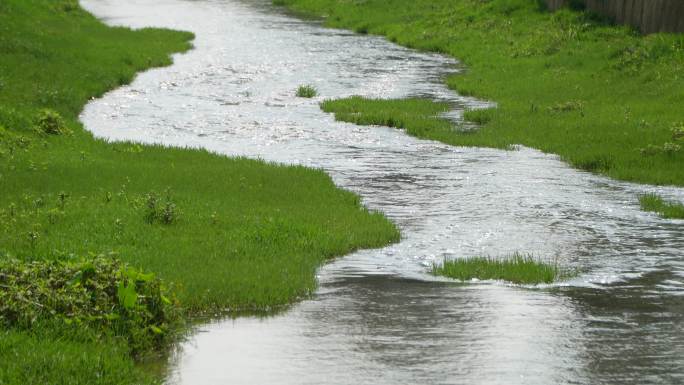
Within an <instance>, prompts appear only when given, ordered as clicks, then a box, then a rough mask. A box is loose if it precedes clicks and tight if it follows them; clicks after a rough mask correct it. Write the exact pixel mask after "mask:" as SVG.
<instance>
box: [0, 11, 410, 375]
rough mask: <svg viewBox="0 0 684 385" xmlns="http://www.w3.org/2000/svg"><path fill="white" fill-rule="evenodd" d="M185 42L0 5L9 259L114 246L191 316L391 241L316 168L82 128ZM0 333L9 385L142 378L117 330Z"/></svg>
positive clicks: (252, 300) (385, 225)
mask: <svg viewBox="0 0 684 385" xmlns="http://www.w3.org/2000/svg"><path fill="white" fill-rule="evenodd" d="M192 37H193V36H192V34H189V33H185V32H174V31H168V30H161V29H141V30H136V31H132V30H130V29H127V28H118V27H116V28H112V27H107V26H105V25H104V24H102V23H101V22H100V21H98V20H96V19H95V18H94V17H92V16H91V15H89V14H88V13H87V12H85V11H83V10H82V9H81V8H80V7H78V4H77V2H76V1H75V0H61V1H52V0H33V1H24V0H3V1H1V2H0V259H7V258H17V259H19V260H23V261H31V260H43V259H47V260H71V259H73V258H74V257H82V256H85V257H88V256H90V255H99V254H107V255H114V256H116V258H118V259H121V260H123V261H124V262H126V263H128V264H130V265H131V266H133V267H135V268H138V269H141V270H143V271H146V272H153V273H155V274H156V276H157V277H159V278H161V279H162V280H163V281H164V282H165V284H166V285H167V286H168V287H170V289H171V290H172V291H173V292H174V293H175V295H176V296H177V298H178V300H179V301H180V305H181V306H182V308H183V309H184V311H185V313H186V314H197V313H210V314H214V312H224V311H267V310H269V309H274V308H279V307H282V306H285V305H287V304H289V303H291V302H292V301H295V300H297V299H300V298H302V297H305V296H307V295H309V294H310V293H311V292H312V291H313V290H314V289H315V287H316V279H315V272H316V269H317V268H318V267H319V266H320V265H321V264H322V263H324V262H325V261H326V260H328V259H329V258H332V257H334V256H338V255H342V254H345V253H348V252H350V251H353V250H355V249H358V248H370V247H380V246H384V245H386V244H388V243H390V242H393V241H396V240H398V238H399V233H398V231H397V229H396V227H395V226H394V225H393V224H392V223H390V222H389V221H388V220H387V219H386V218H385V217H384V216H383V215H381V214H378V213H372V212H369V211H368V210H366V209H365V208H364V207H363V206H362V205H361V203H360V201H359V198H358V196H356V195H354V194H352V193H350V192H347V191H344V190H341V189H338V188H336V187H335V185H334V184H333V182H332V180H331V179H330V177H329V176H328V175H326V174H325V173H324V172H323V171H321V170H313V169H308V168H304V167H290V166H281V165H275V164H269V163H265V162H262V161H257V160H249V159H243V158H227V157H223V156H219V155H216V154H212V153H209V152H207V151H203V150H189V149H178V148H165V147H162V146H146V145H139V144H134V143H107V142H106V141H103V140H96V139H94V138H93V137H92V135H91V134H90V133H88V132H86V131H85V130H84V129H83V127H82V126H81V124H80V123H79V122H78V120H77V117H78V114H79V112H80V111H81V109H82V108H83V105H84V104H85V103H86V102H87V101H88V100H89V99H90V98H92V97H96V96H99V95H102V94H103V93H104V92H106V91H107V90H110V89H112V88H114V87H117V86H119V85H121V84H125V83H127V82H130V81H131V80H132V79H133V77H134V75H135V73H136V72H137V71H140V70H143V69H146V68H150V67H153V66H162V65H168V64H170V63H171V60H170V58H169V54H171V53H173V52H181V51H185V50H187V49H189V48H191V45H190V43H189V41H190V40H191V39H192ZM119 300H121V299H119ZM3 324H5V323H4V321H3ZM58 329H59V328H58ZM0 332H1V333H4V334H3V338H2V339H0V344H4V345H2V349H0V384H26V383H47V382H51V383H52V382H56V383H95V382H97V381H99V382H98V383H117V384H120V383H140V382H141V380H140V378H141V377H140V373H139V371H138V370H137V369H135V367H134V363H133V361H132V359H131V355H130V353H131V347H130V346H128V345H127V344H122V343H121V342H120V341H118V340H111V341H110V340H109V339H104V340H102V341H99V342H97V343H96V344H93V343H92V342H88V341H82V340H74V339H70V334H64V333H61V332H59V330H57V331H54V330H53V328H49V327H45V328H38V327H31V328H14V327H13V328H9V329H8V328H7V327H5V329H4V330H3V329H0ZM46 379H49V380H46ZM145 381H147V380H145ZM142 382H144V381H142Z"/></svg>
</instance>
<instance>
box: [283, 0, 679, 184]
mask: <svg viewBox="0 0 684 385" xmlns="http://www.w3.org/2000/svg"><path fill="white" fill-rule="evenodd" d="M278 3H280V4H284V5H286V6H288V7H289V8H291V9H293V10H295V11H297V12H303V13H308V14H310V15H319V16H324V17H325V23H326V25H328V26H332V27H341V28H348V29H352V30H358V31H361V32H363V33H372V34H379V35H384V36H387V38H388V39H389V40H391V41H393V42H396V43H399V44H402V45H405V46H408V47H412V48H417V49H422V50H428V51H435V52H441V53H445V54H448V55H451V56H453V57H456V58H458V59H459V60H462V62H463V63H464V64H465V65H466V68H467V71H465V72H464V73H462V74H457V75H453V76H450V77H448V79H447V84H448V85H449V87H451V88H452V89H455V90H457V91H459V92H460V93H461V94H464V95H473V96H477V97H480V98H484V99H489V100H493V101H495V102H496V103H497V105H498V107H497V108H496V109H492V110H486V111H476V112H469V113H467V114H466V118H467V119H472V120H474V121H476V122H477V123H480V124H482V127H481V128H480V129H479V130H477V131H476V132H468V133H461V132H456V131H454V132H451V133H448V134H444V135H443V134H441V133H440V134H439V135H437V134H435V135H434V136H433V135H431V137H433V138H434V139H437V140H441V141H444V142H446V143H449V144H454V145H464V146H486V147H495V148H503V149H505V148H508V147H509V146H510V145H512V144H522V145H526V146H529V147H533V148H537V149H540V150H542V151H544V152H549V153H555V154H558V155H560V156H561V158H562V159H564V160H565V161H567V162H568V163H569V164H571V165H573V166H575V167H577V168H580V169H584V170H588V171H592V172H596V173H601V174H604V175H607V176H610V177H613V178H616V179H621V180H629V181H635V182H642V183H653V184H672V185H684V167H683V166H684V151H682V150H681V148H682V146H681V144H682V143H681V140H682V139H681V137H680V138H679V139H678V140H677V141H673V136H672V130H673V129H674V128H676V127H682V122H684V110H683V109H682V108H681V103H682V100H684V76H683V75H682V74H684V35H682V34H654V35H649V36H641V35H638V34H637V33H635V32H634V31H633V30H631V29H629V28H628V27H623V26H613V25H608V24H606V23H605V22H604V21H602V20H599V19H596V18H594V17H593V15H591V14H588V13H581V12H573V11H569V10H562V11H560V12H557V13H554V14H550V13H547V12H542V11H540V9H539V6H538V4H537V2H536V1H532V0H491V1H479V0H435V1H405V0H365V1H355V2H350V1H339V0H279V1H278ZM649 146H651V147H649ZM652 149H655V151H651V150H652ZM642 150H645V151H642Z"/></svg>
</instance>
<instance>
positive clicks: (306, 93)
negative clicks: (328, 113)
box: [297, 84, 318, 98]
mask: <svg viewBox="0 0 684 385" xmlns="http://www.w3.org/2000/svg"><path fill="white" fill-rule="evenodd" d="M316 95H318V91H317V90H316V88H315V87H314V86H312V85H308V84H307V85H302V86H299V88H297V96H298V97H300V98H313V97H315V96H316Z"/></svg>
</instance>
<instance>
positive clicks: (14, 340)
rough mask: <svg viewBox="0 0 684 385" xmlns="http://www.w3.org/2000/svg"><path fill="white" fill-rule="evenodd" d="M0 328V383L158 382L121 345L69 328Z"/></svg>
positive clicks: (101, 384) (105, 384) (102, 384)
mask: <svg viewBox="0 0 684 385" xmlns="http://www.w3.org/2000/svg"><path fill="white" fill-rule="evenodd" d="M54 330H55V329H53V328H51V327H47V328H44V329H42V330H34V331H29V332H20V331H16V330H2V329H0V384H3V385H9V384H17V385H23V384H54V385H81V384H82V385H91V384H92V385H121V384H139V385H142V384H158V383H159V382H158V381H157V380H156V379H155V378H153V377H151V376H150V375H149V374H147V373H145V372H144V371H142V370H141V369H139V368H138V367H137V366H136V365H135V363H134V362H133V361H132V360H131V358H130V355H129V353H128V349H127V347H126V345H125V344H123V343H121V342H119V341H113V340H109V339H104V340H99V341H89V340H82V339H81V338H77V337H74V334H78V333H79V331H78V330H75V329H69V330H68V332H69V335H68V336H67V335H65V332H66V331H67V330H64V329H62V330H61V331H60V332H56V331H54Z"/></svg>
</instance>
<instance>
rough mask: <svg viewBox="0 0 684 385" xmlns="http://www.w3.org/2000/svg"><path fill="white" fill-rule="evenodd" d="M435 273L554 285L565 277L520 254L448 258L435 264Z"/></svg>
mask: <svg viewBox="0 0 684 385" xmlns="http://www.w3.org/2000/svg"><path fill="white" fill-rule="evenodd" d="M432 274H434V275H442V276H445V277H449V278H454V279H458V280H461V281H470V280H472V279H480V280H503V281H508V282H513V283H519V284H532V285H536V284H540V283H551V282H554V281H557V280H559V279H562V278H563V277H564V276H563V274H562V273H561V271H560V268H559V267H558V266H557V265H555V264H549V263H545V262H542V261H539V260H536V259H534V258H533V257H530V256H523V255H520V254H514V255H513V256H511V257H508V258H503V259H496V258H489V257H473V258H466V259H453V260H446V259H445V260H444V262H443V263H442V264H441V265H437V264H435V265H433V267H432Z"/></svg>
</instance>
